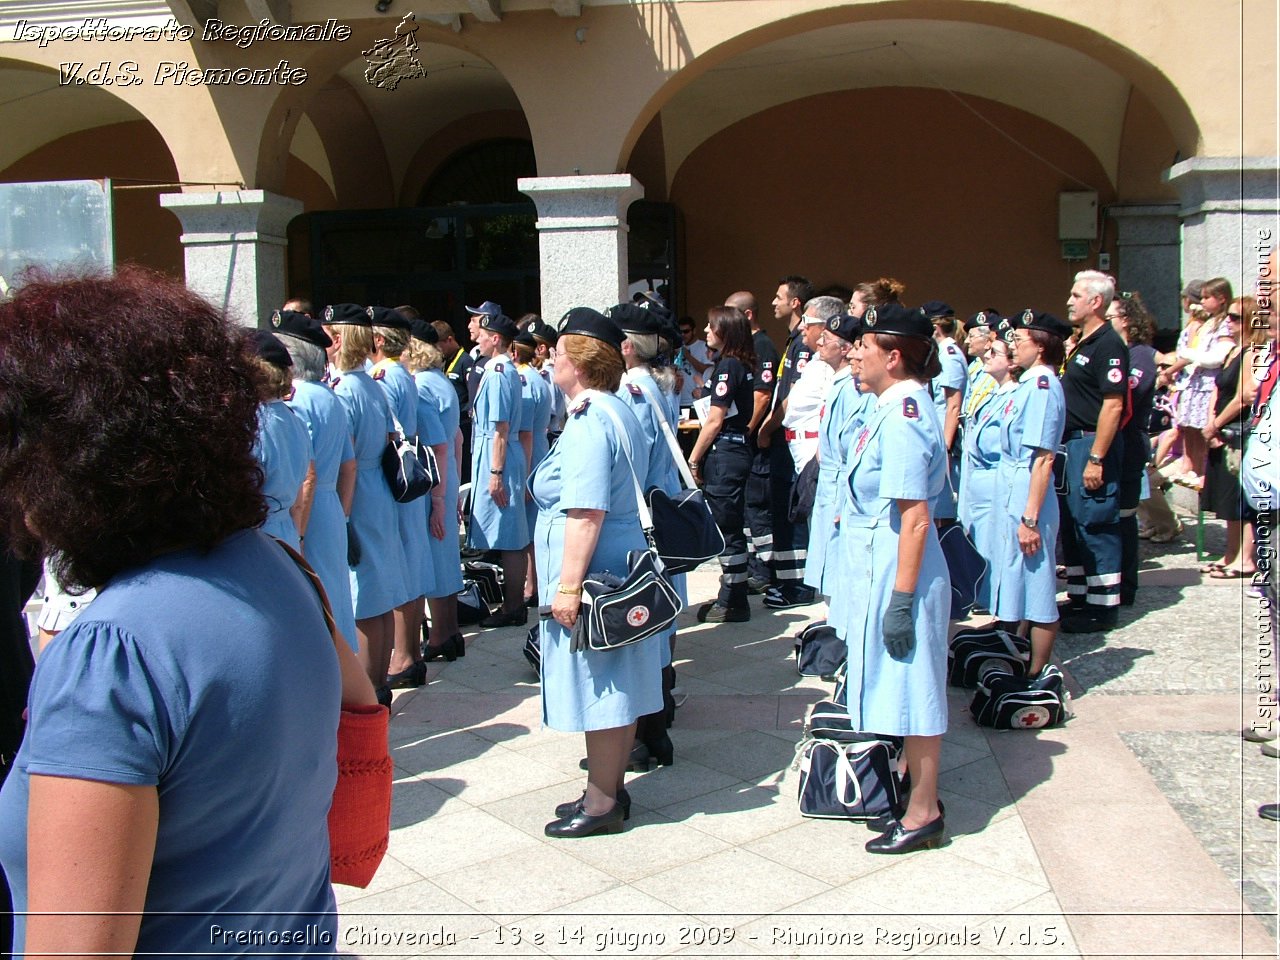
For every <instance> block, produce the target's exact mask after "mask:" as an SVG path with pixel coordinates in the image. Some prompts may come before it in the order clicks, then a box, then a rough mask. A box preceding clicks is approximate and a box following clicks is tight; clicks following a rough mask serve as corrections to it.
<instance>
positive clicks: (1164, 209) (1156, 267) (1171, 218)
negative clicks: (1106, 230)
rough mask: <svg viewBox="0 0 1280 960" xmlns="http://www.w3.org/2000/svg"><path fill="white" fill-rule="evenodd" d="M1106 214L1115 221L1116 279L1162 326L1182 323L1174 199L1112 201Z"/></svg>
mask: <svg viewBox="0 0 1280 960" xmlns="http://www.w3.org/2000/svg"><path fill="white" fill-rule="evenodd" d="M1107 216H1108V217H1109V218H1111V219H1112V220H1114V221H1115V222H1116V229H1117V232H1118V235H1117V238H1116V248H1117V249H1116V260H1117V267H1118V269H1117V270H1116V282H1117V283H1118V284H1119V285H1120V289H1121V290H1137V291H1138V292H1139V293H1141V294H1142V302H1143V303H1145V304H1146V305H1147V309H1148V310H1150V311H1151V314H1152V316H1154V317H1155V318H1156V321H1157V322H1158V324H1159V327H1160V329H1161V330H1177V329H1179V327H1180V325H1181V323H1182V300H1181V293H1182V284H1181V282H1180V280H1179V270H1180V267H1181V264H1180V253H1181V249H1182V248H1181V222H1180V221H1179V220H1178V205H1177V204H1176V203H1151V204H1132V205H1127V204H1126V205H1120V204H1115V205H1112V206H1109V207H1107Z"/></svg>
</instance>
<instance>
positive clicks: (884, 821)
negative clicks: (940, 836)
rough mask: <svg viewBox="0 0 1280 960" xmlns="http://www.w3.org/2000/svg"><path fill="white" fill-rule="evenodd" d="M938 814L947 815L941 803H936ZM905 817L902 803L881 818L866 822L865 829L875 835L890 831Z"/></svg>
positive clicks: (904, 803) (904, 802) (904, 806)
mask: <svg viewBox="0 0 1280 960" xmlns="http://www.w3.org/2000/svg"><path fill="white" fill-rule="evenodd" d="M938 813H940V814H942V815H943V816H944V817H945V816H946V815H947V808H946V807H945V806H943V805H942V801H941V800H939V801H938ZM906 815H907V804H906V801H903V803H902V805H901V806H900V807H898V808H896V809H895V810H894V811H893V812H892V813H886V814H885V815H884V816H883V817H876V818H875V819H874V820H868V821H867V828H868V829H870V830H874V831H876V832H877V833H884V832H885V831H886V830H892V829H893V825H894V824H895V823H897V822H898V821H899V820H901V819H902V818H903V817H905V816H906Z"/></svg>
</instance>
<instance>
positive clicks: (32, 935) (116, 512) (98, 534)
mask: <svg viewBox="0 0 1280 960" xmlns="http://www.w3.org/2000/svg"><path fill="white" fill-rule="evenodd" d="M256 429H257V399H256V393H255V381H254V374H253V371H252V370H251V368H250V363H249V360H248V357H247V356H246V353H245V351H244V349H243V342H242V338H241V336H240V333H239V332H238V331H237V330H236V329H235V328H234V327H233V326H232V325H231V324H229V323H228V322H227V320H226V319H225V318H224V317H223V316H222V315H221V314H219V313H218V312H217V311H216V310H215V309H214V308H213V307H211V306H210V305H209V304H208V303H206V302H205V301H203V300H201V299H200V298H198V297H197V296H195V295H194V294H192V293H190V292H188V291H187V290H186V289H184V288H183V287H182V286H181V285H180V284H178V283H177V282H175V281H173V280H170V279H168V278H163V277H160V276H158V275H155V274H151V273H149V272H145V271H142V270H138V269H124V270H121V271H120V273H119V274H118V275H117V276H115V277H102V276H94V277H86V278H79V279H70V280H51V279H44V278H40V277H36V278H33V279H30V281H29V282H27V283H25V284H24V285H23V286H22V287H21V288H20V289H19V290H18V293H17V295H16V296H15V297H14V299H13V300H11V301H10V302H8V303H4V304H0V436H2V439H0V523H3V524H4V525H5V526H6V527H7V529H8V531H9V533H10V535H11V537H12V538H13V541H14V543H15V546H16V547H18V548H19V549H20V550H22V551H23V552H24V553H27V554H28V555H30V554H31V553H33V552H34V551H35V550H37V549H38V548H39V547H40V545H41V544H43V545H44V546H45V547H46V548H47V549H48V550H49V551H50V552H51V553H52V555H53V556H54V558H55V559H54V562H53V567H54V570H55V572H56V573H57V575H58V577H59V579H60V580H61V582H62V583H64V584H65V585H67V586H68V587H69V588H71V589H76V588H81V587H89V586H92V587H96V588H98V597H97V599H96V600H95V601H94V603H93V606H92V607H91V608H90V609H89V610H87V611H85V612H84V613H83V614H82V615H81V616H80V617H79V618H77V619H76V621H75V622H74V623H73V624H72V625H71V626H70V627H69V628H68V629H66V630H65V631H63V632H62V633H60V634H59V635H58V636H57V637H56V638H54V640H53V641H52V642H51V643H50V644H49V646H48V647H46V648H45V650H44V652H43V654H42V655H41V658H40V663H39V665H38V666H37V668H36V673H35V677H34V680H33V683H32V688H31V695H30V701H29V702H30V724H29V726H28V729H27V736H26V740H25V742H24V743H23V745H22V749H21V751H20V753H19V755H18V758H17V761H16V763H15V765H14V770H13V773H12V774H11V775H10V776H9V778H8V780H7V782H6V783H5V786H4V790H3V791H2V792H0V862H3V865H4V868H5V872H6V874H7V875H8V878H9V881H10V883H11V884H12V886H13V891H14V905H15V908H16V910H17V913H16V914H15V916H16V917H17V928H18V929H17V933H16V937H15V952H16V953H20V954H38V955H45V954H76V955H94V956H97V955H108V954H123V955H126V956H132V955H134V954H135V953H137V954H140V955H146V954H150V953H163V954H165V955H174V954H184V955H185V954H197V953H201V952H205V951H207V950H208V949H209V942H210V931H211V930H218V929H225V928H227V927H230V926H232V925H233V923H234V921H235V920H236V918H237V917H240V918H243V917H244V915H246V914H250V913H252V914H254V917H253V922H254V923H255V924H256V925H261V926H262V927H263V928H266V929H281V930H284V929H292V928H294V927H299V926H302V925H304V924H308V923H309V924H315V925H317V926H318V927H319V930H320V932H322V933H324V934H326V935H327V936H329V937H334V936H336V918H335V916H334V912H333V911H334V901H333V894H332V893H331V891H330V887H329V838H328V829H327V824H326V819H327V815H328V810H329V806H330V802H331V800H332V797H333V790H334V782H335V778H336V775H337V772H336V771H337V768H336V737H335V731H336V729H337V725H338V712H339V703H340V698H341V699H342V700H345V701H346V702H349V703H350V702H360V703H371V702H372V701H373V690H372V689H371V688H370V687H369V685H368V683H367V681H366V680H365V679H364V677H363V675H362V674H361V671H360V668H359V666H358V664H356V662H355V658H354V655H353V654H351V651H350V650H349V649H348V648H347V647H346V645H345V644H338V645H337V646H338V647H339V648H340V649H339V650H338V656H335V644H334V642H333V640H332V638H331V636H330V633H329V631H328V629H327V628H326V626H325V621H324V619H323V616H322V613H321V607H320V603H319V599H318V597H317V595H316V592H315V590H314V589H313V587H312V586H311V584H310V583H309V582H308V580H307V578H306V577H305V576H304V575H303V573H302V571H301V570H300V569H299V568H298V566H297V565H296V564H295V563H294V562H293V560H291V559H290V558H289V556H288V555H287V554H286V553H285V551H284V550H283V549H282V548H281V547H280V545H279V544H278V543H276V542H275V541H273V540H271V539H270V538H269V537H267V536H266V535H265V534H263V533H262V532H260V531H258V530H256V529H254V528H255V527H257V526H258V525H259V524H260V523H261V522H262V521H263V519H264V518H265V517H266V514H267V507H266V504H265V503H264V501H263V496H262V474H261V471H260V469H259V467H258V464H257V462H256V461H255V459H254V456H253V443H254V436H255V432H256ZM299 678H305V682H299ZM330 942H332V941H331V940H330ZM257 949H259V950H262V949H268V950H270V949H273V948H272V947H270V946H266V947H258V948H257ZM274 949H280V948H274ZM296 949H297V948H296V946H294V945H292V944H291V945H289V946H287V947H283V950H285V951H289V952H294V951H296ZM326 952H327V951H326Z"/></svg>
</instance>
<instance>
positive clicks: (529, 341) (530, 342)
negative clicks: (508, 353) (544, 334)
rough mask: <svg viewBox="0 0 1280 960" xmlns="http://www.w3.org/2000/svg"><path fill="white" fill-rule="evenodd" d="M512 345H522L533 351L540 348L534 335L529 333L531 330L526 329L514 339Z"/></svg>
mask: <svg viewBox="0 0 1280 960" xmlns="http://www.w3.org/2000/svg"><path fill="white" fill-rule="evenodd" d="M511 342H512V343H520V344H523V345H524V346H526V347H528V348H529V349H531V350H536V349H537V348H538V341H537V340H534V339H533V334H532V333H530V332H529V328H528V327H525V328H524V329H523V330H521V331H520V332H519V333H517V334H516V335H515V337H514V338H512V341H511Z"/></svg>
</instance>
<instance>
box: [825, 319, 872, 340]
mask: <svg viewBox="0 0 1280 960" xmlns="http://www.w3.org/2000/svg"><path fill="white" fill-rule="evenodd" d="M866 329H867V328H866V327H864V326H863V325H862V318H861V317H854V316H850V315H849V314H847V313H837V314H836V315H835V316H834V317H830V318H829V319H828V320H827V332H828V333H834V334H835V335H836V336H837V337H839V338H840V339H841V340H847V341H849V342H850V343H853V342H854V341H855V340H858V339H859V338H860V337H861V336H862V334H863V333H865V332H866Z"/></svg>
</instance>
